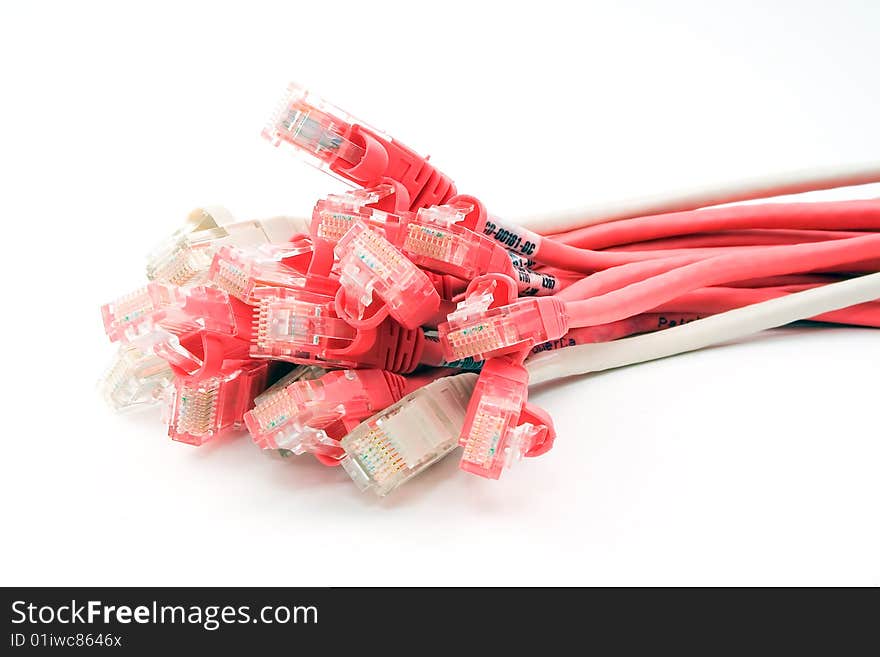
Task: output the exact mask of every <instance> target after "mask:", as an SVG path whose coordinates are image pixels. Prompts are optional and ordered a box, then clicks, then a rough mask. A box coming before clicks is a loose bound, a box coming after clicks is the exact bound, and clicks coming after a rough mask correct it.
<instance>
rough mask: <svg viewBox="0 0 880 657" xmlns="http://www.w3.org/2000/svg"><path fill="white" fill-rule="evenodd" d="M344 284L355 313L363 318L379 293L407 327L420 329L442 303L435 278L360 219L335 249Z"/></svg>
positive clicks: (341, 280)
mask: <svg viewBox="0 0 880 657" xmlns="http://www.w3.org/2000/svg"><path fill="white" fill-rule="evenodd" d="M335 252H336V256H337V257H338V258H339V276H340V284H341V285H342V287H343V288H344V290H345V294H346V299H347V301H348V302H349V304H350V305H353V304H355V303H356V304H357V307H356V310H353V311H351V312H352V315H353V316H355V317H357V318H358V319H361V318H362V317H363V316H364V310H365V309H366V308H367V307H369V306H370V304H372V303H373V293H374V292H375V294H376V296H378V297H379V298H380V299H381V300H382V301H384V302H385V305H386V306H387V307H388V311H389V313H390V314H391V316H392V317H394V318H395V319H396V320H397V321H398V322H400V323H401V324H403V325H404V326H405V327H406V328H410V329H412V328H417V327H419V326H421V325H422V323H424V322H425V321H426V320H427V319H428V318H429V317H431V316H432V315H433V314H434V313H435V312H436V311H437V308H438V307H439V305H440V296H439V295H438V293H437V290H436V289H435V288H434V284H433V283H432V282H431V279H430V278H428V276H427V275H426V274H425V273H424V272H423V271H422V270H420V269H419V268H418V267H416V265H414V264H413V263H412V262H411V261H410V260H409V259H408V258H407V257H406V256H405V255H403V254H402V253H401V252H400V251H398V250H397V249H396V248H395V247H394V246H393V245H392V244H391V243H390V242H389V241H388V240H387V239H385V237H383V236H382V235H381V234H379V233H378V232H377V231H375V230H372V229H370V227H369V226H367V224H365V223H364V222H362V221H357V222H355V224H354V225H353V226H352V227H351V229H349V231H348V232H347V233H346V234H345V235H344V236H343V237H342V239H341V240H340V241H339V243H338V244H337V245H336V248H335Z"/></svg>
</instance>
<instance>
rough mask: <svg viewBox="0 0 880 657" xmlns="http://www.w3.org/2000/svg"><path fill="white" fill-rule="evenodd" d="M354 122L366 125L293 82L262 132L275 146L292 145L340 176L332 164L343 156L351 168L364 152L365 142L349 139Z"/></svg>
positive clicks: (311, 162) (319, 164) (319, 165)
mask: <svg viewBox="0 0 880 657" xmlns="http://www.w3.org/2000/svg"><path fill="white" fill-rule="evenodd" d="M355 124H359V125H366V124H364V122H363V121H360V120H358V119H356V118H354V117H353V116H351V115H349V114H348V113H346V112H344V111H343V110H341V109H339V108H338V107H335V106H333V105H331V104H330V103H328V102H326V101H324V100H323V99H321V98H320V97H319V96H317V95H316V94H313V93H311V92H310V91H308V90H306V89H304V88H302V87H300V86H299V85H297V84H293V83H291V84H290V85H288V87H287V90H286V92H285V93H284V95H283V96H282V98H281V101H280V102H279V104H278V107H277V109H276V110H275V112H274V113H273V114H272V116H271V117H270V119H269V121H268V123H267V124H266V127H265V128H263V132H262V135H263V137H265V138H266V139H268V140H269V141H270V142H271V143H272V145H273V146H279V145H282V144H283V145H285V146H290V147H292V149H293V151H294V152H295V153H297V154H298V155H302V156H305V157H306V160H307V161H308V162H309V163H310V164H313V165H314V166H316V167H318V168H320V169H323V170H325V171H327V172H328V173H330V174H331V175H334V176H337V174H336V173H335V172H333V171H332V170H331V169H330V165H332V164H333V163H335V162H337V161H339V160H341V161H342V162H343V163H344V166H345V167H346V168H349V167H352V166H354V165H356V164H357V163H358V162H359V161H360V160H361V158H363V156H364V152H365V151H364V148H363V146H361V145H358V144H356V143H354V142H353V141H351V139H350V137H351V128H352V126H353V125H355ZM337 177H338V176H337ZM343 180H344V178H343ZM346 182H348V181H346Z"/></svg>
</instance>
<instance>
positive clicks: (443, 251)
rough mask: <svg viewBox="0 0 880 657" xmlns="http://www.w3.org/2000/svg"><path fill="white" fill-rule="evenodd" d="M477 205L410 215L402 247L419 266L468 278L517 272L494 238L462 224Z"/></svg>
mask: <svg viewBox="0 0 880 657" xmlns="http://www.w3.org/2000/svg"><path fill="white" fill-rule="evenodd" d="M472 210H473V205H470V204H464V203H461V204H456V205H439V206H433V207H430V208H423V209H421V210H419V211H418V212H417V213H416V214H415V215H414V216H411V217H409V218H407V220H406V227H405V229H404V231H402V234H401V238H400V248H401V250H402V251H403V252H404V253H405V254H406V255H407V257H409V259H410V260H411V261H412V262H413V263H415V264H416V265H418V266H419V267H422V268H425V269H430V270H431V271H434V272H437V273H440V274H450V275H452V276H455V277H457V278H461V279H464V280H472V279H474V278H476V277H477V276H480V275H483V274H486V273H489V272H491V271H497V272H498V273H503V274H507V273H511V272H512V271H513V268H512V265H511V264H510V258H508V257H507V252H506V251H505V250H504V249H503V248H501V247H500V246H499V245H497V244H496V243H495V242H494V241H493V240H491V239H489V238H487V237H485V236H483V235H479V234H478V233H475V232H473V231H472V230H468V229H467V228H465V227H464V226H462V225H460V222H462V221H464V219H465V218H466V217H467V215H468V213H470V212H471V211H472Z"/></svg>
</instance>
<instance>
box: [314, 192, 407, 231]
mask: <svg viewBox="0 0 880 657" xmlns="http://www.w3.org/2000/svg"><path fill="white" fill-rule="evenodd" d="M393 193H394V188H393V187H392V186H391V185H387V184H386V185H379V186H377V187H371V188H368V189H356V190H352V191H350V192H347V193H345V194H331V195H329V196H327V198H325V199H322V200H320V201H318V202H317V203H316V204H315V209H314V211H313V213H312V229H311V232H312V234H313V235H314V236H315V237H317V238H319V239H322V240H325V241H327V242H330V243H332V244H336V243H337V242H338V241H339V240H340V239H342V236H343V235H345V233H347V232H348V230H349V229H350V228H351V227H352V226H353V225H354V224H355V222H357V221H358V220H360V221H363V222H364V223H366V224H367V225H368V226H370V227H371V228H375V229H378V230H384V228H385V225H386V224H387V223H388V222H399V221H400V218H399V217H398V216H397V215H393V214H389V213H388V212H384V211H382V210H377V209H375V208H369V207H366V206H367V205H368V204H371V203H378V202H379V201H380V200H381V199H383V198H385V197H387V196H389V195H391V194H393Z"/></svg>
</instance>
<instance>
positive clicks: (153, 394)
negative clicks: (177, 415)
mask: <svg viewBox="0 0 880 657" xmlns="http://www.w3.org/2000/svg"><path fill="white" fill-rule="evenodd" d="M173 377H174V375H173V373H172V371H171V367H170V366H169V365H168V363H167V362H166V361H165V360H163V359H162V358H160V357H159V356H156V355H155V354H152V353H148V352H144V351H141V350H140V349H138V348H137V347H136V346H134V345H130V344H122V345H120V346H119V351H118V352H117V354H116V357H115V358H114V360H113V364H112V365H111V366H110V369H109V370H108V371H107V373H106V374H105V375H104V378H103V379H102V380H101V383H100V385H99V388H100V392H101V395H102V396H103V397H104V399H105V400H106V401H107V403H108V404H110V406H112V407H113V408H114V409H115V410H117V411H125V410H129V409H134V408H139V407H145V406H151V405H154V404H158V403H159V402H160V401H161V399H162V396H163V392H164V391H165V389H166V388H167V387H168V386H170V385H171V381H172V379H173Z"/></svg>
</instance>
